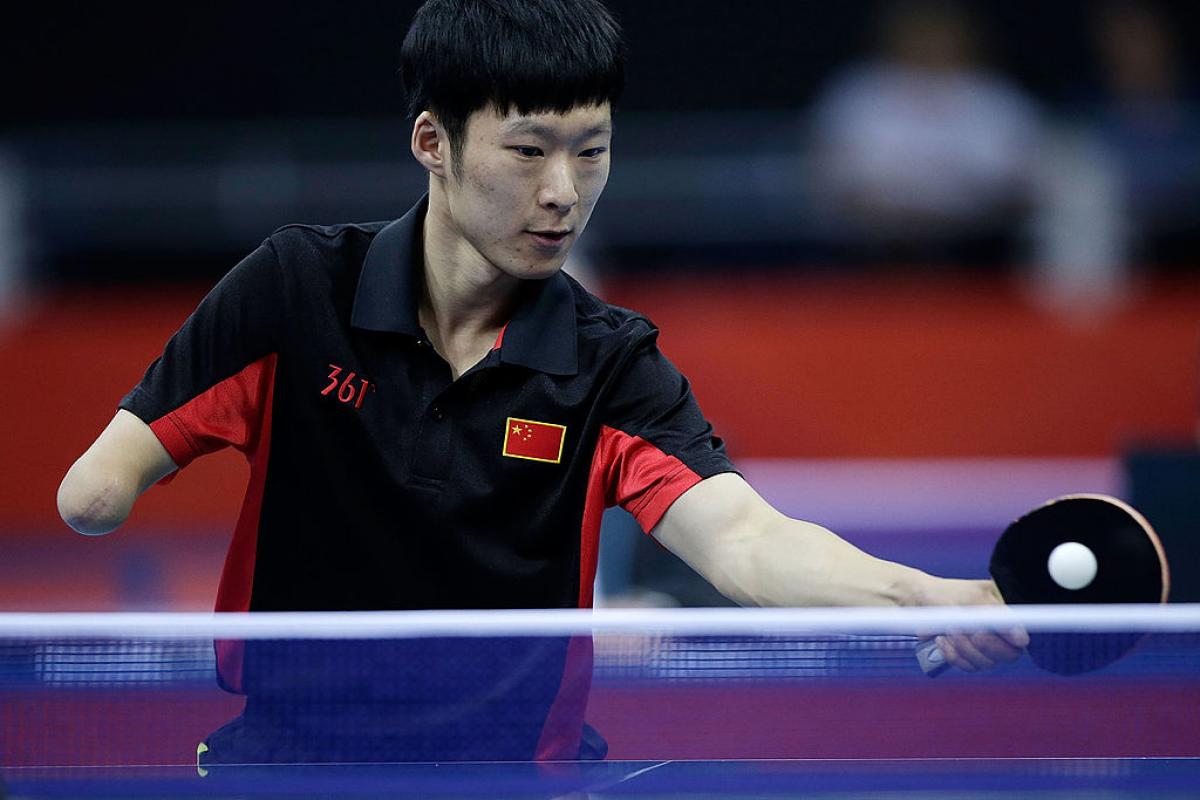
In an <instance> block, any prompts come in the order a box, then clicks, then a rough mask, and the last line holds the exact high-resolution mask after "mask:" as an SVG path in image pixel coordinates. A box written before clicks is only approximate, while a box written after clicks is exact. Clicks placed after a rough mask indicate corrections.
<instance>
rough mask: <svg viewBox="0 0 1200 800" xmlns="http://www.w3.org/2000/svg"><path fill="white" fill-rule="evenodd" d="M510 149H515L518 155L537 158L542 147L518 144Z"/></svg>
mask: <svg viewBox="0 0 1200 800" xmlns="http://www.w3.org/2000/svg"><path fill="white" fill-rule="evenodd" d="M510 149H511V150H515V151H517V154H518V155H520V156H521V157H522V158H537V157H538V156H540V155H541V154H542V148H540V147H532V146H530V145H520V144H519V145H517V146H515V147H512V148H510Z"/></svg>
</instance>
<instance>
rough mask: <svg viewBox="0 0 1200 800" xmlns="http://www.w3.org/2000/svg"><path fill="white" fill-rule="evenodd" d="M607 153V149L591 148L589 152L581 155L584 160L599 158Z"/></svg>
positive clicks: (585, 151)
mask: <svg viewBox="0 0 1200 800" xmlns="http://www.w3.org/2000/svg"><path fill="white" fill-rule="evenodd" d="M607 152H608V148H607V147H590V148H588V149H587V150H584V151H583V152H582V153H580V154H579V155H580V156H581V157H582V158H599V157H600V156H602V155H604V154H605V153H607Z"/></svg>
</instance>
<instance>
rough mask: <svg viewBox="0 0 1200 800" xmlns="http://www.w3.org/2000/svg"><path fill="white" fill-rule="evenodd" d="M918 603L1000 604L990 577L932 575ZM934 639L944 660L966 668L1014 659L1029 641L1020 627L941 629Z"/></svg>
mask: <svg viewBox="0 0 1200 800" xmlns="http://www.w3.org/2000/svg"><path fill="white" fill-rule="evenodd" d="M919 602H920V603H921V604H922V605H934V606H962V605H1003V604H1004V600H1003V599H1002V598H1001V597H1000V591H999V590H998V589H997V588H996V584H995V583H993V582H992V581H965V580H947V579H943V578H932V579H931V581H930V583H929V584H928V585H927V586H925V587H924V588H923V591H922V593H921V595H920V597H919ZM935 642H936V644H937V647H938V649H939V650H940V651H941V653H942V656H943V658H944V659H945V661H946V663H948V664H950V665H951V666H954V667H958V668H959V669H961V670H964V671H966V672H978V671H979V670H981V669H990V668H992V667H994V666H996V665H997V664H1000V663H1004V662H1007V661H1015V660H1017V659H1018V658H1020V657H1021V652H1022V651H1023V650H1024V649H1025V647H1026V646H1027V645H1028V644H1029V634H1028V633H1026V632H1025V630H1024V629H1022V628H1020V627H1015V628H1011V629H1009V630H1007V631H978V632H975V633H950V632H948V633H943V634H941V635H939V636H938V637H936V639H935Z"/></svg>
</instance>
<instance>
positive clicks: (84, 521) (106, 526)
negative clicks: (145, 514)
mask: <svg viewBox="0 0 1200 800" xmlns="http://www.w3.org/2000/svg"><path fill="white" fill-rule="evenodd" d="M132 507H133V498H132V496H131V493H130V492H129V491H128V490H126V489H125V488H124V487H122V485H121V482H120V481H118V480H100V481H97V480H94V479H90V478H89V477H88V476H86V475H81V474H79V470H78V464H77V465H76V466H75V467H72V468H71V471H70V472H68V473H67V476H66V477H65V478H63V482H62V484H61V485H59V487H58V515H59V516H60V517H62V520H63V522H65V523H67V525H69V526H70V527H71V528H72V529H73V530H75V531H77V532H79V533H82V534H84V535H86V536H99V535H100V534H104V533H108V532H109V531H112V530H114V529H115V528H117V527H118V526H120V524H121V523H122V522H124V521H125V518H126V517H128V516H129V511H130V509H131V508H132Z"/></svg>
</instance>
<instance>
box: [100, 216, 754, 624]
mask: <svg viewBox="0 0 1200 800" xmlns="http://www.w3.org/2000/svg"><path fill="white" fill-rule="evenodd" d="M425 209H426V201H424V200H423V201H422V202H420V203H418V204H417V206H416V207H414V208H413V209H412V210H411V211H410V212H409V213H408V214H407V215H405V216H404V217H403V218H401V219H399V220H396V221H394V222H391V223H370V224H362V225H336V226H330V227H316V226H304V225H291V226H287V227H285V228H281V229H280V230H278V231H276V232H275V233H274V234H272V235H271V236H270V237H269V238H268V239H267V240H266V241H265V242H263V244H262V246H260V247H259V248H258V249H257V250H255V251H254V252H253V253H251V254H250V255H249V256H248V257H247V258H246V259H245V260H243V261H242V262H241V263H240V264H238V265H237V266H236V267H235V268H234V269H233V270H232V271H230V273H229V274H228V275H226V276H225V278H224V279H223V280H222V281H221V282H220V283H219V284H218V285H217V286H216V288H214V289H213V291H212V292H211V293H210V294H209V295H208V297H206V298H205V299H204V301H203V302H202V303H201V304H200V306H199V307H198V308H197V309H196V311H195V312H194V313H193V314H192V316H191V317H189V318H188V320H187V322H186V323H185V324H184V325H183V327H182V328H181V329H180V330H179V332H178V333H176V334H175V335H174V336H173V337H172V338H171V340H170V342H168V344H167V346H166V349H165V350H164V352H163V355H162V356H161V357H160V358H159V359H158V360H156V361H155V362H154V363H153V364H152V365H151V366H150V368H149V370H147V372H146V375H145V377H144V378H143V379H142V381H141V383H140V384H139V385H138V386H137V387H136V388H135V389H134V390H133V391H132V392H130V394H129V395H127V396H126V397H125V398H124V400H122V402H121V407H122V408H124V409H127V410H128V411H130V412H132V413H134V414H136V415H137V416H138V417H140V418H141V419H142V420H144V421H145V422H146V423H147V424H148V425H149V426H150V428H151V429H152V430H153V431H154V433H155V434H156V435H157V436H158V438H159V439H160V440H161V442H162V443H163V445H164V446H165V447H166V449H167V452H169V453H170V455H171V457H172V458H173V459H174V460H175V462H176V463H177V464H178V465H179V466H180V467H183V466H185V465H187V464H188V463H189V462H190V461H191V460H192V459H194V458H196V457H197V456H199V455H202V454H204V453H208V452H212V451H214V450H218V449H220V448H222V447H225V446H228V445H232V446H234V447H236V448H238V449H239V450H241V451H242V452H243V453H245V454H246V456H247V457H248V459H249V460H250V463H251V477H250V484H249V488H248V491H247V494H246V499H245V503H244V505H243V507H242V511H241V515H240V517H239V519H238V523H237V527H236V530H235V532H234V536H233V540H232V543H231V546H230V550H229V555H228V557H227V559H226V563H225V570H224V573H223V576H222V579H221V585H220V589H219V592H218V598H217V609H218V610H223V611H235V610H253V611H270V610H346V609H417V608H552V607H576V606H578V607H588V606H590V605H591V601H592V583H593V579H594V577H595V567H596V551H597V537H598V533H599V528H600V517H601V513H602V512H603V510H604V508H605V507H606V506H610V505H613V504H617V503H619V504H620V505H622V506H623V507H625V508H626V509H628V510H629V511H630V512H632V513H633V514H634V516H635V517H636V518H637V519H638V521H639V522H640V524H641V526H642V527H643V528H644V529H645V530H647V531H649V530H650V529H651V528H653V526H654V525H655V524H656V523H657V522H658V521H659V519H660V518H661V517H662V515H663V513H664V512H665V511H666V510H667V508H668V507H669V506H670V505H671V503H672V502H674V500H675V499H676V498H677V497H679V495H680V494H682V493H683V492H684V491H686V490H687V489H688V488H690V487H691V486H693V485H694V484H695V483H697V482H698V481H700V480H701V479H703V478H706V477H709V476H711V475H715V474H717V473H721V472H727V471H731V470H732V467H731V465H730V463H729V461H728V459H727V458H726V455H725V451H724V447H723V445H722V443H721V441H720V439H718V438H717V437H715V436H714V435H713V430H712V427H711V426H710V425H709V424H708V423H707V422H706V421H705V419H704V417H703V416H702V414H701V412H700V409H699V407H698V406H697V404H696V401H695V399H694V398H693V396H692V393H691V391H690V389H689V387H688V382H687V380H686V379H685V378H683V377H682V376H681V375H680V374H679V372H678V371H677V370H676V369H675V368H674V367H673V366H672V365H671V363H670V362H669V361H668V360H667V359H666V358H665V357H664V356H663V355H662V354H661V353H660V352H659V350H658V347H657V346H656V344H655V341H656V337H657V329H656V328H655V327H654V326H653V325H652V324H651V323H650V322H649V321H647V320H646V319H645V318H644V317H641V316H639V315H638V314H636V313H634V312H632V311H628V310H625V309H621V308H616V307H614V306H610V305H607V304H605V303H604V302H602V301H600V300H599V299H597V298H596V297H595V296H593V295H591V294H589V293H588V292H587V291H586V290H585V289H583V288H582V287H581V286H580V285H579V284H578V283H577V282H576V281H574V280H573V279H572V278H570V277H569V276H567V275H566V274H564V273H559V274H556V275H554V276H553V277H551V278H548V279H546V280H541V281H529V282H527V284H525V285H524V286H523V292H522V295H521V298H520V302H519V305H518V308H517V310H516V312H515V313H514V315H513V317H512V319H511V320H510V322H509V324H508V325H507V326H506V328H505V329H504V331H503V333H502V335H501V337H500V339H499V341H498V342H497V346H496V347H495V348H494V349H493V350H492V351H491V352H490V353H489V354H488V355H487V356H486V357H485V358H484V359H483V360H482V361H481V362H480V363H479V364H477V365H475V366H474V367H473V368H471V369H470V370H469V371H467V372H466V373H464V374H463V375H462V376H460V377H459V379H458V380H452V378H451V372H450V367H449V365H448V364H447V363H446V362H445V361H444V360H443V359H442V358H441V357H440V356H439V355H438V354H437V353H436V352H435V351H434V350H433V348H432V347H431V346H430V345H429V343H428V339H427V337H426V336H425V334H424V332H423V331H422V330H421V328H420V326H419V324H418V321H417V301H418V299H419V297H420V293H421V266H422V246H421V230H422V225H421V223H422V221H423V219H424V214H425Z"/></svg>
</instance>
